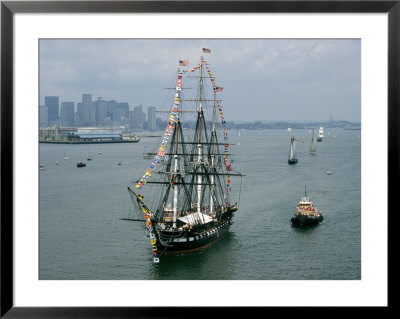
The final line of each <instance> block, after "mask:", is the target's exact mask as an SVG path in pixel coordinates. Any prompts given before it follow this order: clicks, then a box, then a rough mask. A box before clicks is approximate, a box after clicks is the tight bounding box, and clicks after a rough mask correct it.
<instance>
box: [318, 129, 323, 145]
mask: <svg viewBox="0 0 400 319" xmlns="http://www.w3.org/2000/svg"><path fill="white" fill-rule="evenodd" d="M323 138H324V128H323V127H322V126H320V127H319V130H318V136H317V142H322V139H323Z"/></svg>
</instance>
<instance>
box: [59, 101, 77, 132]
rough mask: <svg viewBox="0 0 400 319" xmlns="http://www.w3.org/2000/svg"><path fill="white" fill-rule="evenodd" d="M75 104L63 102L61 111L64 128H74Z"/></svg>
mask: <svg viewBox="0 0 400 319" xmlns="http://www.w3.org/2000/svg"><path fill="white" fill-rule="evenodd" d="M74 110H75V103H74V102H62V103H61V109H60V122H61V126H62V127H71V126H74Z"/></svg>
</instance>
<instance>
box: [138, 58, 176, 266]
mask: <svg viewBox="0 0 400 319" xmlns="http://www.w3.org/2000/svg"><path fill="white" fill-rule="evenodd" d="M179 64H181V61H179ZM182 76H183V73H182V71H181V70H180V69H178V72H177V79H176V87H175V98H174V105H173V107H172V110H171V114H170V116H169V122H168V125H167V128H166V130H165V132H164V137H163V139H162V142H161V145H160V147H159V148H158V151H157V153H156V155H155V156H154V158H153V160H152V162H151V164H150V167H149V168H148V169H147V170H146V172H145V174H144V175H143V177H142V178H141V179H140V180H139V181H138V183H137V184H136V186H135V187H136V188H137V190H139V189H141V188H142V187H143V186H144V185H145V184H146V183H147V179H149V178H151V174H152V172H153V170H154V169H156V168H157V167H158V166H159V164H160V163H161V159H162V158H163V157H164V156H165V151H166V147H167V143H168V140H169V137H170V136H171V132H172V131H173V130H174V128H175V123H176V121H177V118H178V110H179V104H180V102H181V98H180V93H181V91H182V87H183V80H182ZM137 198H138V202H139V205H140V206H141V208H142V212H143V214H144V218H145V220H146V224H147V230H148V232H149V234H150V242H151V248H152V254H153V262H155V263H158V262H160V260H159V258H158V256H157V240H156V237H155V235H154V229H153V225H152V222H151V215H150V214H149V210H148V208H147V206H146V204H145V202H144V201H143V195H140V194H138V197H137Z"/></svg>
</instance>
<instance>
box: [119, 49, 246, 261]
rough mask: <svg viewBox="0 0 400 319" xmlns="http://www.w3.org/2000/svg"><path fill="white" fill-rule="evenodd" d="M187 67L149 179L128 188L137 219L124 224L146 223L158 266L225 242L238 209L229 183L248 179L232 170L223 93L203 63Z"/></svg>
mask: <svg viewBox="0 0 400 319" xmlns="http://www.w3.org/2000/svg"><path fill="white" fill-rule="evenodd" d="M203 52H205V51H203ZM183 66H188V61H187V60H181V61H179V66H178V70H177V78H176V86H175V88H173V90H174V96H173V101H172V103H171V104H172V105H171V109H170V111H169V114H170V116H169V122H168V125H167V128H166V130H165V133H164V135H163V138H162V141H161V143H160V147H159V148H158V150H157V152H156V153H155V154H154V157H153V159H152V161H151V163H150V164H149V168H148V169H147V170H146V172H145V174H144V175H143V176H142V177H141V178H139V179H138V180H136V181H135V182H134V186H128V192H129V194H130V195H131V199H132V202H133V206H134V212H135V216H136V218H131V217H128V218H123V219H125V220H139V221H140V220H141V221H142V222H143V223H142V225H143V228H144V229H145V232H146V234H147V235H148V236H149V238H150V245H151V249H152V257H153V261H154V262H155V263H158V262H160V257H161V256H162V255H164V254H183V253H188V252H194V251H199V250H201V249H205V248H207V247H209V246H210V245H212V244H213V243H215V242H216V241H218V240H220V239H221V238H223V236H224V235H225V234H227V233H228V231H229V229H230V226H231V225H232V223H233V217H234V214H235V212H236V211H237V210H238V208H239V206H238V203H237V201H235V200H234V198H233V197H234V196H233V195H232V194H231V191H232V184H231V178H233V177H242V176H244V175H243V174H241V173H239V172H237V171H235V170H234V169H233V167H232V163H233V160H231V154H230V153H229V147H230V145H232V144H230V143H228V133H227V128H226V120H225V118H224V114H223V106H222V101H221V100H220V99H219V98H218V96H217V95H218V93H219V92H221V91H222V89H223V88H222V87H219V86H217V84H216V83H215V76H214V75H213V73H212V72H211V70H210V67H209V64H208V63H207V61H206V60H205V59H204V58H203V57H201V58H200V60H199V62H198V63H197V64H196V65H195V66H194V67H193V68H188V69H185V68H182V67H183ZM190 80H192V81H193V80H194V82H195V84H194V85H193V88H194V87H196V88H197V90H193V89H191V90H187V91H189V93H187V91H185V90H184V89H185V87H184V83H185V85H186V82H188V83H189V82H190ZM194 91H197V92H196V93H194ZM190 93H192V94H193V93H194V96H189V94H190ZM240 180H241V179H240ZM236 196H237V195H236ZM239 198H240V192H239Z"/></svg>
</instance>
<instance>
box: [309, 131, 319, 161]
mask: <svg viewBox="0 0 400 319" xmlns="http://www.w3.org/2000/svg"><path fill="white" fill-rule="evenodd" d="M310 154H312V155H315V154H317V150H316V149H315V136H314V129H313V130H312V138H311V146H310Z"/></svg>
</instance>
